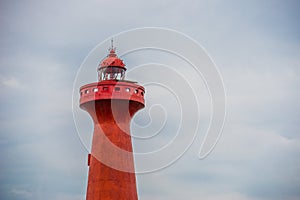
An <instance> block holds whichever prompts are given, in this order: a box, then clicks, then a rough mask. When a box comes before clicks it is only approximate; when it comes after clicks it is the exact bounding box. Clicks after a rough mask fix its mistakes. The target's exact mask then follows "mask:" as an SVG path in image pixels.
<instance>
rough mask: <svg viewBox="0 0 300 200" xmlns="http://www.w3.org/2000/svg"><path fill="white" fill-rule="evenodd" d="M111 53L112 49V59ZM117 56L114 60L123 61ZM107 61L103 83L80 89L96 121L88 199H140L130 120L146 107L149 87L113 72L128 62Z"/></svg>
mask: <svg viewBox="0 0 300 200" xmlns="http://www.w3.org/2000/svg"><path fill="white" fill-rule="evenodd" d="M113 53H115V52H113ZM111 54H112V50H111V51H110V54H109V56H110V57H109V56H108V57H109V59H111ZM113 57H114V59H115V62H110V63H123V62H120V59H119V58H117V56H116V55H113ZM103 62H105V63H103ZM103 62H102V63H101V64H100V65H99V66H100V68H101V77H102V78H101V79H99V82H96V83H91V84H87V85H84V86H82V87H81V88H80V107H81V108H82V109H83V110H85V111H87V112H88V113H89V114H90V116H91V117H92V119H93V122H94V134H93V141H92V149H91V154H89V159H88V165H89V174H88V186H87V194H86V199H87V200H137V199H138V195H137V188H136V177H135V173H134V172H135V170H134V158H133V154H132V142H131V135H130V121H131V119H132V117H133V115H134V114H135V113H136V112H137V111H138V110H140V109H142V108H143V107H144V93H145V89H144V88H143V87H142V86H140V85H137V84H136V83H135V82H131V81H125V80H123V78H124V76H122V79H121V80H119V79H118V77H119V78H120V77H121V76H114V75H113V74H112V73H119V71H118V70H116V69H118V68H124V66H125V65H123V66H115V65H114V64H112V65H109V64H108V62H107V58H106V59H104V61H103ZM107 73H110V74H109V75H107ZM124 152H125V153H124Z"/></svg>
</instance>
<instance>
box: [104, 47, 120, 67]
mask: <svg viewBox="0 0 300 200" xmlns="http://www.w3.org/2000/svg"><path fill="white" fill-rule="evenodd" d="M108 66H111V67H113V66H118V67H122V68H125V64H124V63H123V61H122V60H121V59H120V58H118V56H117V54H116V52H115V50H114V48H111V50H110V52H109V54H108V56H107V57H106V58H105V59H104V60H103V61H102V62H101V63H100V66H99V67H100V68H102V67H108Z"/></svg>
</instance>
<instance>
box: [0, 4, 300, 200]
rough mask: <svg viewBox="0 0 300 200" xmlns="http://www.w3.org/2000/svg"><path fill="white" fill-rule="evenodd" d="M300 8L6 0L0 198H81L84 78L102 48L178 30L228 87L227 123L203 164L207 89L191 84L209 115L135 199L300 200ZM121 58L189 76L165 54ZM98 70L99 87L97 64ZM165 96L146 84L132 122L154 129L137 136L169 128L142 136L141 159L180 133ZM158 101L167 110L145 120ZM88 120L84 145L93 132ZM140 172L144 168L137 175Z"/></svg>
mask: <svg viewBox="0 0 300 200" xmlns="http://www.w3.org/2000/svg"><path fill="white" fill-rule="evenodd" d="M299 6H300V3H299V2H298V1H296V0H285V1H283V0H273V1H271V0H262V1H258V0H254V1H237V0H228V1H221V0H212V1H203V0H199V1H195V0H194V1H193V0H187V1H177V0H174V1H170V0H165V1H157V0H152V1H138V0H134V1H95V0H89V1H85V2H83V1H67V0H66V1H57V0H53V1H30V0H24V1H15V0H12V1H0V26H1V29H0V36H1V37H0V88H1V94H0V102H1V112H0V127H1V129H0V148H1V150H0V159H1V162H0V197H1V199H7V200H19V199H22V200H23V199H25V200H27V199H31V200H32V199H45V200H48V199H49V200H50V199H51V200H71V199H72V200H77V199H78V200H79V199H84V198H85V192H86V184H87V173H88V167H87V154H88V151H87V150H86V148H85V147H84V145H82V141H80V138H79V137H78V129H76V125H75V123H74V119H73V110H72V101H73V96H72V95H73V84H74V81H75V82H76V74H77V72H78V70H79V68H80V66H81V64H82V63H83V61H84V59H85V58H86V56H88V55H89V53H90V51H91V50H92V49H93V48H94V47H95V46H96V45H98V44H99V43H101V42H102V41H104V40H107V39H110V38H111V36H112V35H115V34H118V33H120V32H123V31H126V30H130V29H135V28H143V27H161V28H168V29H173V30H176V31H179V32H181V33H184V34H186V35H188V36H189V37H191V38H193V39H194V40H195V41H197V42H198V43H199V44H201V46H202V47H204V48H205V50H206V52H208V54H209V56H210V57H211V59H212V60H213V61H214V63H215V64H216V66H217V68H218V70H219V71H220V74H221V75H222V78H223V81H224V86H225V88H226V97H227V106H226V109H227V118H226V123H225V126H224V130H223V132H222V136H221V138H220V140H219V142H218V144H217V145H216V147H215V148H214V150H213V152H212V153H211V154H210V155H209V156H208V157H206V158H205V159H202V160H200V159H199V158H198V156H197V155H198V152H199V148H200V145H201V142H202V141H203V136H204V133H205V130H206V129H207V127H208V123H209V122H208V119H209V116H210V115H211V113H209V111H210V110H209V109H208V108H209V106H210V105H209V100H208V95H207V91H205V85H204V84H203V80H201V78H199V80H198V81H197V79H196V78H195V77H194V78H193V76H191V78H190V79H191V80H192V81H191V84H192V88H194V89H195V91H196V92H195V93H196V96H198V97H199V98H198V99H197V100H198V101H199V102H198V103H199V107H200V113H201V116H203V117H200V118H199V119H200V125H199V131H198V132H197V137H196V139H195V141H194V142H193V144H192V145H191V147H190V148H189V149H188V150H187V151H186V152H185V153H184V155H183V156H181V157H180V159H178V160H177V161H176V162H175V163H173V164H172V165H170V166H169V167H166V168H164V169H161V170H159V171H156V172H153V173H146V174H139V175H137V182H138V194H139V199H141V200H150V199H155V200H181V199H191V200H198V199H208V200H227V199H231V200H250V199H251V200H253V199H254V200H269V199H272V200H274V199H275V200H276V199H278V200H279V199H286V200H298V199H300V174H299V172H300V160H299V155H300V134H299V128H300V127H299V126H300V116H299V113H300V106H299V103H298V99H299V97H300V94H299V86H300V81H299V80H300V79H299V76H300V68H299V66H300V56H299V55H300V38H299V35H300V25H299V22H298V21H299V19H300V14H299V11H298V10H299ZM116 43H117V41H116ZM116 45H117V44H116ZM119 48H120V50H121V49H122V48H123V49H126V47H119ZM145 55H147V56H145ZM104 56H105V55H99V62H100V60H101V58H103V57H104ZM142 56H145V57H147V58H143V59H144V60H143V59H141V57H142ZM122 59H124V62H125V63H126V64H127V67H128V71H130V70H132V69H133V66H134V65H138V64H143V62H145V61H147V62H153V60H154V61H155V62H157V60H158V61H160V62H161V63H164V64H168V65H169V66H173V67H174V69H176V70H182V71H181V72H180V73H187V75H189V72H187V70H186V68H184V67H183V66H184V65H182V66H181V65H180V61H177V60H176V59H175V58H174V57H172V56H170V55H166V54H159V53H157V52H153V51H143V52H137V53H135V54H132V55H128V56H124V57H122ZM147 59H148V60H147ZM90 67H91V69H92V70H91V71H93V68H94V69H95V70H94V72H95V74H94V75H93V74H90V75H89V76H90V77H91V78H90V77H88V79H89V81H90V82H93V81H96V77H97V76H96V68H97V66H90ZM183 68H184V69H183ZM183 71H184V72H183ZM137 72H139V73H137ZM93 77H94V79H93ZM128 77H131V78H134V79H136V80H137V81H139V82H141V83H143V77H146V75H145V74H143V71H142V70H140V71H136V73H135V74H134V73H133V72H132V74H131V76H130V73H129V74H128ZM157 77H158V78H160V79H162V78H164V77H165V76H162V74H160V73H157ZM184 77H185V76H184ZM185 78H186V77H185ZM168 81H169V82H170V83H171V82H174V81H175V80H174V77H173V78H172V76H168V77H166V82H168ZM145 87H146V86H145ZM78 89H79V88H75V90H78ZM161 89H162V88H160V87H154V86H152V87H148V89H147V87H146V102H147V95H148V106H146V108H145V111H143V112H140V113H139V114H138V115H137V116H136V119H135V120H136V122H137V123H141V124H147V123H149V120H150V117H151V116H152V119H153V120H154V121H153V123H154V125H153V126H152V127H150V129H149V127H148V129H147V127H146V128H145V129H144V131H142V130H140V129H139V128H138V127H136V126H135V127H134V126H133V129H132V133H133V134H134V135H138V134H140V132H139V131H141V133H145V134H147V133H148V134H149V132H151V131H153V130H157V128H158V127H160V126H161V124H160V122H161V121H163V120H167V122H166V124H165V125H166V126H165V127H164V128H163V129H162V130H161V131H160V134H159V136H160V137H157V139H156V140H153V141H152V140H148V142H149V143H147V141H146V144H145V143H141V142H139V140H138V139H135V140H134V141H133V144H134V149H135V150H136V151H140V152H143V151H147V150H151V148H152V150H153V148H154V149H155V148H157V147H159V146H160V145H163V144H164V142H167V141H168V140H170V138H172V136H174V134H175V133H176V130H175V129H176V128H177V127H178V123H179V121H178V120H179V119H180V115H179V114H178V112H177V110H176V109H175V110H173V111H172V108H173V107H175V108H177V107H176V106H178V105H177V104H176V101H175V100H169V98H168V97H169V96H168V95H165V96H164V95H161V94H162V91H161ZM179 89H180V88H179ZM147 93H149V94H147ZM169 95H170V94H169ZM157 101H159V103H161V105H162V106H160V107H158V109H152V110H150V111H149V108H150V107H149V106H150V105H152V104H155V103H156V102H157ZM192 106H193V105H191V106H190V107H188V108H187V109H191V108H193V107H192ZM164 109H165V110H166V111H168V112H169V113H168V114H167V115H165V114H164ZM148 111H149V112H150V113H148ZM147 113H148V114H147ZM80 115H82V116H83V119H82V120H83V122H85V124H86V125H84V126H86V127H85V128H86V130H87V132H86V135H85V136H84V138H83V141H84V142H85V143H86V145H87V146H88V144H89V142H90V139H89V136H90V135H91V132H89V130H90V131H91V130H92V123H91V121H90V118H89V117H88V115H87V114H86V113H84V112H82V113H81V114H80ZM164 117H165V118H164ZM188 120H190V121H191V122H190V123H191V124H192V122H193V119H190V118H188ZM150 121H151V120H150ZM79 132H80V131H79ZM79 135H82V133H79ZM83 135H84V134H83ZM153 145H154V146H153ZM155 145H157V146H155ZM140 164H141V163H140V161H139V160H138V159H136V165H137V169H138V168H139V165H140Z"/></svg>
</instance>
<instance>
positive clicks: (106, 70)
mask: <svg viewBox="0 0 300 200" xmlns="http://www.w3.org/2000/svg"><path fill="white" fill-rule="evenodd" d="M124 78H125V69H124V68H121V67H103V68H100V69H98V79H99V81H104V80H124Z"/></svg>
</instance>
